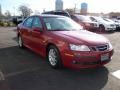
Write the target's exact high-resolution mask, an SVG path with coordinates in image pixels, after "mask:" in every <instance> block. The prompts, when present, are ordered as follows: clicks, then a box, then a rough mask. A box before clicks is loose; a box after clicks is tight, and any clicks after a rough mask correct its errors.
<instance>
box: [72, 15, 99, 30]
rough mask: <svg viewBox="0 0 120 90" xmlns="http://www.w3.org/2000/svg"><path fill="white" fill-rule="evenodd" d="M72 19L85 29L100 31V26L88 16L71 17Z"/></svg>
mask: <svg viewBox="0 0 120 90" xmlns="http://www.w3.org/2000/svg"><path fill="white" fill-rule="evenodd" d="M71 18H72V19H73V20H74V21H76V22H77V23H79V24H80V25H82V26H83V28H84V29H86V30H89V31H94V30H97V29H98V26H99V24H98V23H97V22H94V21H92V20H91V19H90V17H88V16H83V15H71Z"/></svg>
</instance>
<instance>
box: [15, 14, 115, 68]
mask: <svg viewBox="0 0 120 90" xmlns="http://www.w3.org/2000/svg"><path fill="white" fill-rule="evenodd" d="M17 36H18V44H19V47H21V48H22V47H27V48H29V49H31V50H33V51H34V52H36V53H38V54H40V55H41V56H42V57H47V61H48V63H49V65H50V66H51V67H52V68H60V67H63V66H64V67H69V68H77V69H80V68H95V67H100V66H103V65H104V64H106V63H108V62H109V61H110V60H111V57H112V55H113V47H112V45H111V43H110V41H109V40H108V39H106V38H105V37H104V36H102V35H99V34H95V33H92V32H89V31H86V30H83V29H82V28H81V26H80V25H79V24H77V23H76V22H74V21H73V20H72V19H70V18H68V17H64V16H58V15H37V16H30V17H28V18H27V19H26V20H24V21H23V22H22V23H21V24H19V25H18V27H17Z"/></svg>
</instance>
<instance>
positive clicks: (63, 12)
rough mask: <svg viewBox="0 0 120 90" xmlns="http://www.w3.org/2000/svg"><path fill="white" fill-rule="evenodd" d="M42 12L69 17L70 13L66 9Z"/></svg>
mask: <svg viewBox="0 0 120 90" xmlns="http://www.w3.org/2000/svg"><path fill="white" fill-rule="evenodd" d="M42 14H52V15H62V16H67V17H70V14H69V13H68V12H66V11H47V12H43V13H42Z"/></svg>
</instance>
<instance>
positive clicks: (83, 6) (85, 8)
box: [80, 3, 88, 15]
mask: <svg viewBox="0 0 120 90" xmlns="http://www.w3.org/2000/svg"><path fill="white" fill-rule="evenodd" d="M87 11H88V4H87V3H81V10H80V14H82V15H87Z"/></svg>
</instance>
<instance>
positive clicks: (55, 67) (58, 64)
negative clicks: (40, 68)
mask: <svg viewBox="0 0 120 90" xmlns="http://www.w3.org/2000/svg"><path fill="white" fill-rule="evenodd" d="M50 49H54V50H55V53H56V56H57V57H56V60H57V62H56V65H54V66H53V65H52V64H51V63H50V61H49V51H50ZM47 61H48V64H49V65H50V66H51V67H52V68H54V69H58V68H61V67H62V62H61V57H60V53H59V50H58V49H57V48H56V47H55V46H53V45H51V46H49V48H48V50H47Z"/></svg>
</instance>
